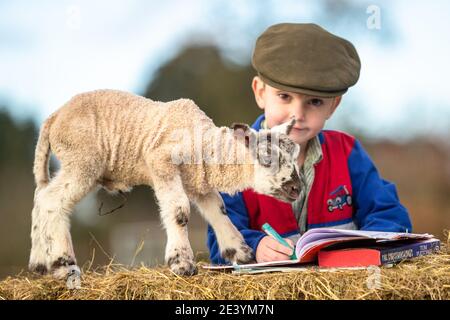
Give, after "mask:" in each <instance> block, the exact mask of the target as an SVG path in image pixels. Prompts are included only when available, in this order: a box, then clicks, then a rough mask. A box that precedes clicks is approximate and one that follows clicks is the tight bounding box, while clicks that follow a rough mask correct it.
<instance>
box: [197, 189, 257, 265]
mask: <svg viewBox="0 0 450 320" xmlns="http://www.w3.org/2000/svg"><path fill="white" fill-rule="evenodd" d="M220 195H221V196H222V199H223V201H224V203H225V209H226V211H227V214H228V217H229V218H230V220H231V222H232V223H233V224H234V226H235V227H236V228H237V229H238V230H239V231H240V232H241V234H242V236H243V237H244V240H245V242H246V243H247V245H248V246H249V247H250V248H252V249H253V252H254V253H255V252H256V248H257V247H258V244H259V241H261V239H262V238H263V237H264V236H265V233H264V232H262V231H259V230H252V229H250V225H249V216H248V211H247V208H246V206H245V203H244V199H243V196H242V192H239V193H237V194H236V195H234V196H230V195H229V194H226V193H221V194H220ZM206 244H207V246H208V249H209V258H210V260H211V262H212V263H214V264H229V262H228V261H226V260H225V259H223V258H222V256H221V254H220V249H219V246H218V243H217V238H216V235H215V234H214V230H213V229H212V228H211V226H210V225H208V234H207V242H206Z"/></svg>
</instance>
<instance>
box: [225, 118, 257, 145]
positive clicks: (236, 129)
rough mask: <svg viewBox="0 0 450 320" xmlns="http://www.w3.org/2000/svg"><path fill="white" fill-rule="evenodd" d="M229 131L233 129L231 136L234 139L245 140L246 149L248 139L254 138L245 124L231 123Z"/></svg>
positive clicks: (250, 129) (251, 131)
mask: <svg viewBox="0 0 450 320" xmlns="http://www.w3.org/2000/svg"><path fill="white" fill-rule="evenodd" d="M231 129H233V134H234V136H235V137H236V138H238V139H245V140H244V141H245V146H246V147H248V146H249V145H250V139H251V138H255V133H254V132H253V130H252V128H250V127H249V125H248V124H246V123H233V124H232V125H231Z"/></svg>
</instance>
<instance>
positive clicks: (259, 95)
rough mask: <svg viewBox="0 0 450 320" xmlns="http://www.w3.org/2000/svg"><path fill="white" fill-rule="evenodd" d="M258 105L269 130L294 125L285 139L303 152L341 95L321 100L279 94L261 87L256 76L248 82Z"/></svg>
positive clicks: (278, 91)
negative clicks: (287, 124)
mask: <svg viewBox="0 0 450 320" xmlns="http://www.w3.org/2000/svg"><path fill="white" fill-rule="evenodd" d="M252 88H253V92H254V94H255V99H256V102H257V104H258V106H259V107H260V108H261V109H263V110H264V114H265V117H266V123H267V126H268V127H269V128H272V127H274V126H276V125H279V124H281V123H284V122H286V121H289V120H290V119H291V118H292V116H294V117H295V119H296V122H295V125H294V128H293V129H292V130H291V133H290V134H289V137H290V138H291V139H292V140H293V141H294V142H296V143H298V144H299V145H300V146H301V147H302V149H303V150H304V148H305V146H306V144H307V142H308V141H309V140H310V139H312V138H313V137H315V136H316V135H317V134H318V133H319V132H320V130H322V129H323V127H324V125H325V121H326V120H328V119H329V118H330V117H331V115H332V114H333V112H334V111H335V110H336V108H337V106H338V105H339V103H340V101H341V96H339V97H335V98H321V97H314V96H308V95H304V94H300V93H293V92H288V91H283V90H279V89H276V88H274V87H271V86H269V85H267V84H265V83H264V82H263V81H262V80H261V79H260V78H259V77H255V78H254V79H253V83H252Z"/></svg>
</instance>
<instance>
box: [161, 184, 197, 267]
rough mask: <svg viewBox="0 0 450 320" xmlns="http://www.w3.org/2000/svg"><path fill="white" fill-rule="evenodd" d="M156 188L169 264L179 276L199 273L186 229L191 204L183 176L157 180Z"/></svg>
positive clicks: (166, 258)
mask: <svg viewBox="0 0 450 320" xmlns="http://www.w3.org/2000/svg"><path fill="white" fill-rule="evenodd" d="M166 179H167V178H166ZM153 187H154V189H155V195H156V198H157V199H158V203H159V207H160V210H161V212H160V214H161V220H162V223H163V225H164V228H165V229H166V233H167V245H166V253H165V261H166V263H167V265H168V266H169V267H170V269H171V270H172V271H173V272H174V273H176V274H178V275H184V276H190V275H194V274H197V266H196V264H195V261H194V253H193V252H192V248H191V245H190V243H189V238H188V229H187V223H188V220H189V216H190V203H189V199H188V197H187V195H186V193H185V191H184V189H183V184H182V183H181V179H180V177H179V176H178V175H176V176H174V177H171V178H169V179H167V180H164V181H163V180H159V179H154V180H153Z"/></svg>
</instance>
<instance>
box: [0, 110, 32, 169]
mask: <svg viewBox="0 0 450 320" xmlns="http://www.w3.org/2000/svg"><path fill="white" fill-rule="evenodd" d="M36 136H37V128H36V126H35V124H34V122H33V121H31V120H27V121H25V122H23V123H21V124H18V123H16V122H15V121H14V120H13V119H12V118H11V116H10V115H9V113H7V112H6V111H5V109H3V108H0V168H6V167H10V166H19V167H27V168H31V166H30V164H31V163H32V162H33V156H34V144H35V139H36Z"/></svg>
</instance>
